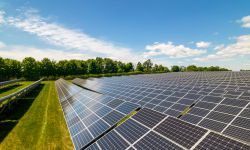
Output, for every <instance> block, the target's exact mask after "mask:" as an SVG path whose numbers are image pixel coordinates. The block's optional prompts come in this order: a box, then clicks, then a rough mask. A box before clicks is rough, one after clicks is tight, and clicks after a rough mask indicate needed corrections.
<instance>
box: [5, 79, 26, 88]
mask: <svg viewBox="0 0 250 150" xmlns="http://www.w3.org/2000/svg"><path fill="white" fill-rule="evenodd" d="M22 80H23V79H15V80H9V81H3V82H0V86H4V85H7V84H11V83H15V82H19V81H22Z"/></svg>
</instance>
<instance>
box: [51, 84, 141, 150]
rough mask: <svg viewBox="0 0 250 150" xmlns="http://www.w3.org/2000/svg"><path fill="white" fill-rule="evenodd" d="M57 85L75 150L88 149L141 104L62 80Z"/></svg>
mask: <svg viewBox="0 0 250 150" xmlns="http://www.w3.org/2000/svg"><path fill="white" fill-rule="evenodd" d="M56 86H57V90H58V91H59V92H58V93H59V94H61V95H60V96H59V98H62V99H60V102H61V106H62V109H63V111H64V116H65V120H66V123H67V126H68V128H69V131H70V135H71V137H72V141H73V143H74V146H75V149H81V148H86V147H87V146H88V145H90V144H91V142H93V141H94V140H96V139H98V137H100V136H101V135H103V134H104V133H105V132H107V131H108V130H110V129H111V128H112V127H113V126H114V125H115V124H117V123H118V122H119V121H120V120H121V119H123V118H124V117H125V116H126V115H127V114H129V113H130V112H132V111H134V110H135V109H137V108H138V106H139V105H137V104H128V103H127V102H125V101H123V100H119V99H116V98H113V97H110V96H105V95H101V94H98V93H95V92H91V91H88V90H85V89H82V88H80V89H79V87H77V86H75V85H73V84H70V83H68V82H66V81H64V80H62V79H60V80H57V81H56ZM74 88H76V89H74ZM116 107H118V108H119V110H118V109H115V108H116Z"/></svg>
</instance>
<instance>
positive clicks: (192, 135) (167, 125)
mask: <svg viewBox="0 0 250 150" xmlns="http://www.w3.org/2000/svg"><path fill="white" fill-rule="evenodd" d="M154 130H155V131H157V132H158V133H161V134H162V135H164V136H166V137H167V138H169V139H171V140H173V141H175V142H176V143H179V144H180V145H182V146H184V147H186V148H191V147H192V146H193V145H194V144H195V143H196V142H197V141H198V140H199V139H200V138H201V137H202V136H203V135H204V134H205V133H206V132H207V130H205V129H203V128H200V127H197V126H194V125H191V124H189V123H186V122H184V121H181V120H179V119H175V118H173V117H168V118H167V119H166V120H164V121H163V122H162V123H161V124H159V125H158V126H157V127H156V128H155V129H154Z"/></svg>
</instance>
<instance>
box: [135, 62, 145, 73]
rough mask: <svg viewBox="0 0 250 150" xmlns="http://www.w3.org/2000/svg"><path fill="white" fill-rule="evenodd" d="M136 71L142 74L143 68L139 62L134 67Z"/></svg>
mask: <svg viewBox="0 0 250 150" xmlns="http://www.w3.org/2000/svg"><path fill="white" fill-rule="evenodd" d="M136 70H137V71H141V72H143V70H144V68H143V66H142V64H141V62H138V63H137V65H136Z"/></svg>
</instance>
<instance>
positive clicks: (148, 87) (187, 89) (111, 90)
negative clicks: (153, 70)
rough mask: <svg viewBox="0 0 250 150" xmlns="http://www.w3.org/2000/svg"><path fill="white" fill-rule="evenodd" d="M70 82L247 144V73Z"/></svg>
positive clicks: (249, 78) (249, 106) (209, 73)
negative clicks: (178, 118)
mask: <svg viewBox="0 0 250 150" xmlns="http://www.w3.org/2000/svg"><path fill="white" fill-rule="evenodd" d="M73 82H74V83H75V84H78V85H80V86H83V87H86V88H89V89H91V90H95V91H98V92H100V93H104V94H107V95H111V96H113V97H116V98H117V99H123V100H124V101H127V102H130V103H132V104H140V105H141V107H143V109H145V108H148V109H149V110H155V111H158V112H161V113H164V114H165V115H170V116H173V117H180V116H181V117H180V119H181V120H183V121H186V122H189V123H192V124H194V125H199V126H201V127H204V128H207V129H211V130H214V131H217V132H221V133H223V134H226V135H228V136H232V137H235V138H238V139H240V140H244V141H246V142H250V140H249V139H248V137H249V129H248V128H249V119H250V118H249V109H250V105H249V102H250V100H249V98H250V94H249V93H250V91H249V90H250V73H249V72H200V73H191V72H190V73H170V74H156V75H136V76H122V77H111V78H98V79H91V81H88V80H87V81H83V80H82V79H77V80H74V81H73ZM84 82H88V83H87V84H86V83H84ZM119 106H120V105H119ZM119 106H118V107H119ZM118 107H115V108H118ZM188 108H189V109H190V108H191V109H190V110H189V109H188ZM143 109H142V110H143ZM184 110H185V113H183V112H184ZM188 110H189V111H188ZM142 121H143V119H142ZM145 122H146V121H145ZM142 124H143V123H142ZM143 125H145V123H144V124H143ZM146 126H148V125H146ZM234 130H236V131H238V132H234ZM132 148H134V147H132Z"/></svg>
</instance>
